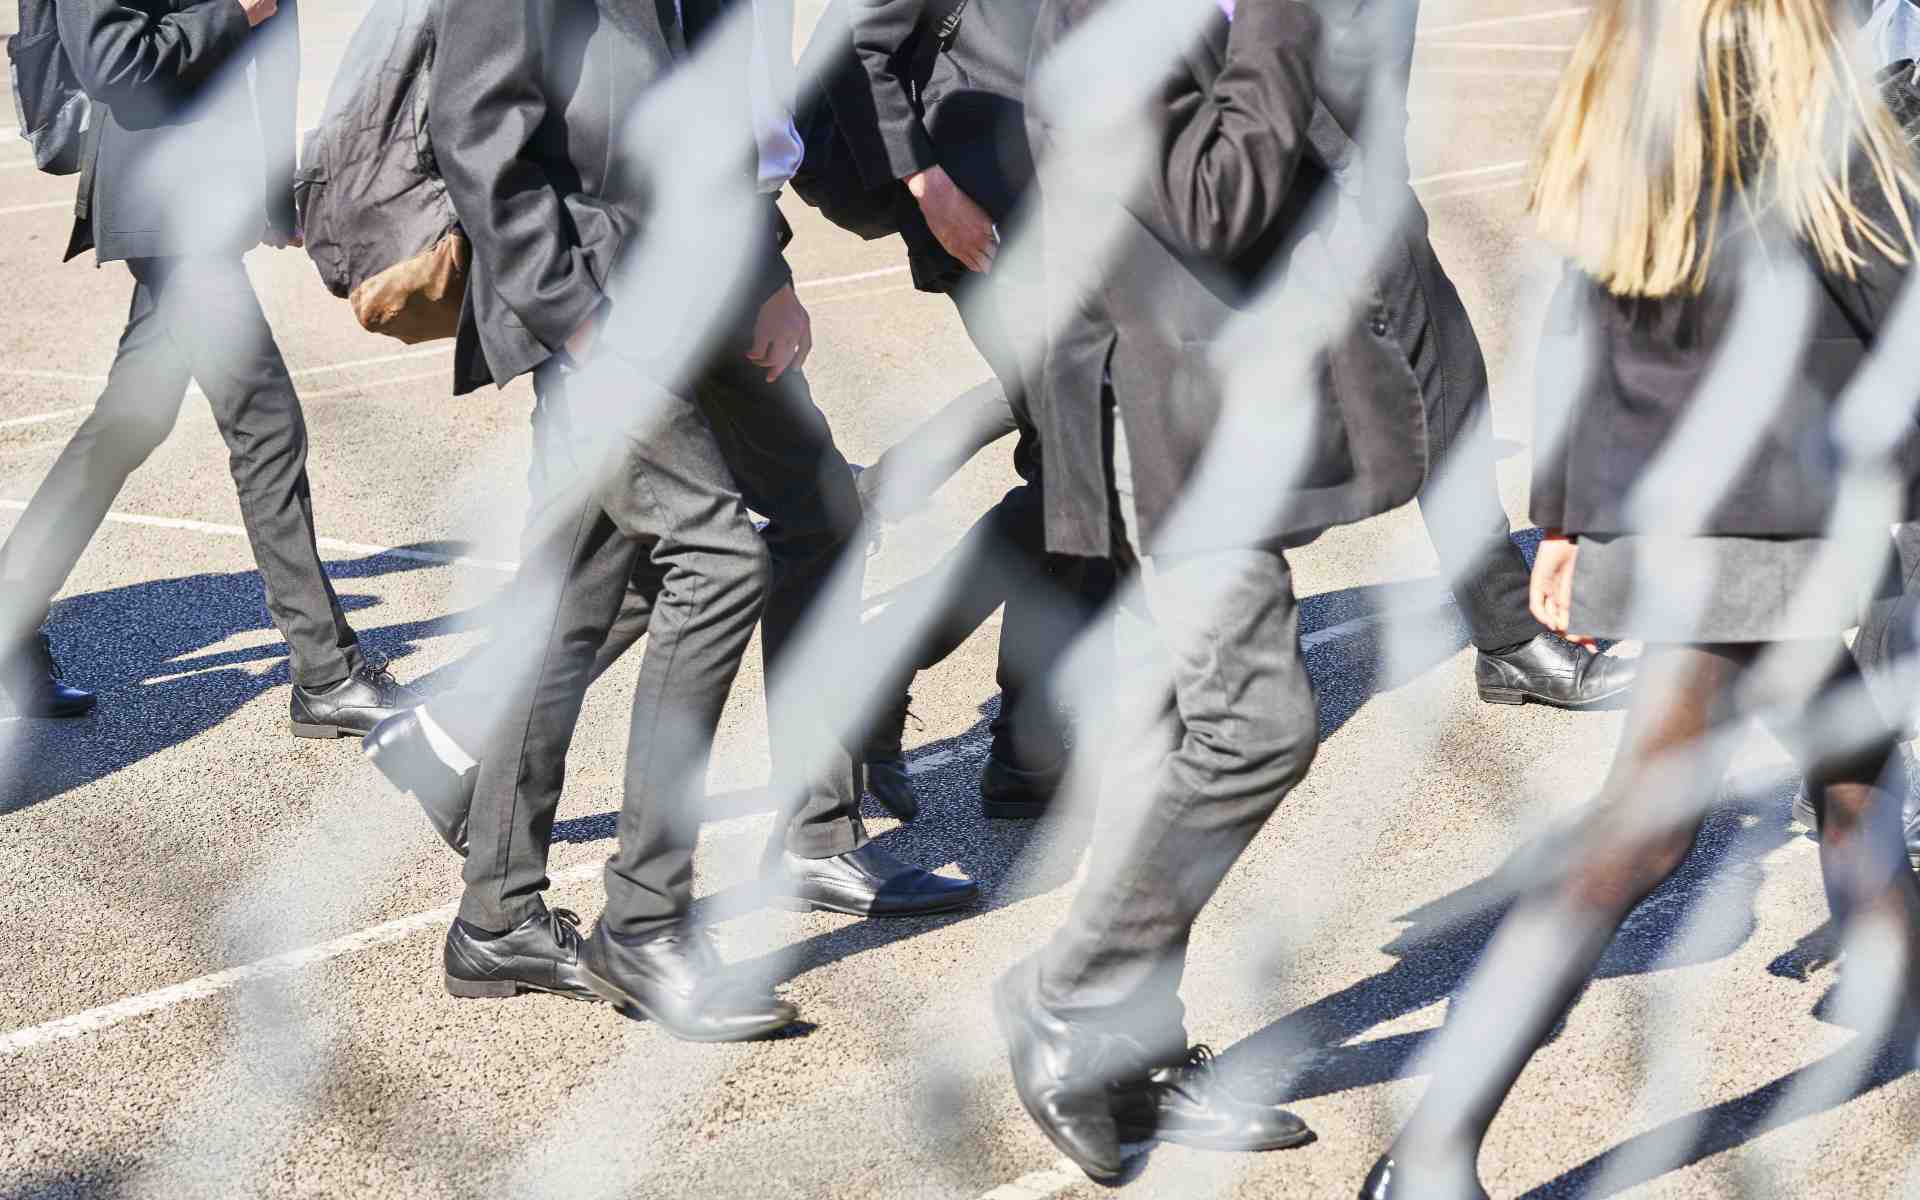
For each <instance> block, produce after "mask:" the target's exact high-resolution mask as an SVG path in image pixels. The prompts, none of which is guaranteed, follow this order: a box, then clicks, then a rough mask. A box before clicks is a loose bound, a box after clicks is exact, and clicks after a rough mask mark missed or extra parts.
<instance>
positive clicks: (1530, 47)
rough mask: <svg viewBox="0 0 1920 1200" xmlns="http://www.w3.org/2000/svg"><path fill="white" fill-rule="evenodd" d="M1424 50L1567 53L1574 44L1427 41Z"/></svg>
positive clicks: (1423, 46)
mask: <svg viewBox="0 0 1920 1200" xmlns="http://www.w3.org/2000/svg"><path fill="white" fill-rule="evenodd" d="M1420 48H1421V49H1422V50H1502V51H1505V50H1517V51H1521V52H1523V53H1527V54H1549V53H1551V54H1565V53H1566V52H1567V51H1569V50H1571V49H1573V47H1572V46H1570V45H1569V46H1557V45H1554V44H1552V43H1550V42H1427V43H1425V44H1424V45H1422V46H1421V47H1420Z"/></svg>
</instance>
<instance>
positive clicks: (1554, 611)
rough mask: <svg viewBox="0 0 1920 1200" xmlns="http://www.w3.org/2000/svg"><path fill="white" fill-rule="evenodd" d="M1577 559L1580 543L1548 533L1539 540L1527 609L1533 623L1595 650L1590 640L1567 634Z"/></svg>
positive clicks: (1558, 534) (1571, 615)
mask: <svg viewBox="0 0 1920 1200" xmlns="http://www.w3.org/2000/svg"><path fill="white" fill-rule="evenodd" d="M1579 556H1580V543H1578V542H1576V541H1574V540H1573V539H1572V538H1569V537H1568V536H1567V535H1566V534H1564V533H1561V532H1559V531H1557V530H1549V531H1548V532H1547V535H1546V537H1544V538H1542V539H1541V540H1540V548H1539V549H1538V550H1537V551H1535V552H1534V556H1533V580H1532V583H1531V585H1530V586H1529V587H1528V589H1527V607H1528V608H1530V609H1532V610H1533V618H1534V620H1536V621H1538V622H1540V623H1541V624H1542V625H1545V626H1546V627H1547V628H1548V629H1551V630H1552V631H1553V632H1555V633H1557V634H1559V635H1560V636H1561V637H1563V638H1566V639H1567V640H1568V641H1570V642H1573V643H1574V644H1576V645H1580V646H1585V647H1587V648H1588V649H1589V650H1592V649H1597V648H1598V646H1597V644H1596V643H1595V642H1594V640H1593V639H1592V638H1590V637H1582V636H1580V635H1578V634H1575V633H1571V632H1569V631H1568V628H1567V625H1568V622H1569V621H1571V620H1572V618H1573V564H1574V562H1575V560H1577V559H1578V558H1579Z"/></svg>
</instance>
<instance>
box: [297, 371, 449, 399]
mask: <svg viewBox="0 0 1920 1200" xmlns="http://www.w3.org/2000/svg"><path fill="white" fill-rule="evenodd" d="M446 378H447V373H446V371H445V370H439V371H420V372H417V373H415V374H412V375H394V376H391V377H389V378H386V379H370V380H368V381H367V382H365V383H348V384H342V385H341V386H339V387H330V388H321V389H320V390H319V391H317V392H302V393H300V399H302V400H324V399H326V398H327V397H328V396H351V395H355V394H357V393H361V392H373V391H379V390H380V389H382V388H390V387H398V386H399V385H400V384H403V383H424V382H426V381H427V380H429V379H440V380H445V379H446ZM448 391H449V394H451V391H452V389H451V387H449V389H448Z"/></svg>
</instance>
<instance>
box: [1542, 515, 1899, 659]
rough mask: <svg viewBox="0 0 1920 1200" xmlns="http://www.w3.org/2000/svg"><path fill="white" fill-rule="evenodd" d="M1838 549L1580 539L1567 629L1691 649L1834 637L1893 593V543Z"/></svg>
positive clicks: (1639, 537)
mask: <svg viewBox="0 0 1920 1200" xmlns="http://www.w3.org/2000/svg"><path fill="white" fill-rule="evenodd" d="M1836 546H1837V543H1834V542H1831V541H1828V540H1827V539H1824V538H1760V537H1713V536H1703V537H1670V536H1662V535H1653V534H1630V535H1624V536H1620V537H1611V538H1602V537H1591V536H1588V537H1582V538H1581V539H1580V557H1579V558H1577V559H1576V560H1575V561H1574V570H1573V596H1572V614H1571V627H1572V632H1574V633H1578V634H1584V635H1587V636H1590V637H1599V638H1612V639H1635V640H1640V641H1648V642H1696V643H1698V642H1776V641H1786V640H1790V639H1796V638H1817V637H1832V636H1834V635H1837V634H1839V633H1842V632H1844V631H1845V630H1848V629H1851V628H1853V627H1854V626H1855V625H1858V624H1859V623H1860V614H1861V613H1862V611H1863V610H1864V609H1865V608H1866V606H1867V604H1868V603H1870V602H1871V601H1872V600H1874V599H1876V598H1878V597H1882V596H1886V595H1897V594H1898V591H1899V582H1898V578H1897V576H1896V574H1895V572H1894V570H1893V569H1891V568H1892V564H1891V559H1892V544H1891V542H1889V543H1888V546H1887V556H1886V557H1884V558H1872V556H1870V555H1861V554H1854V555H1851V556H1847V555H1843V554H1840V553H1839V552H1838V551H1837V550H1836ZM1868 558H1872V561H1862V560H1863V559H1868Z"/></svg>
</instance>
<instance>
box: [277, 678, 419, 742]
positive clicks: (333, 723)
mask: <svg viewBox="0 0 1920 1200" xmlns="http://www.w3.org/2000/svg"><path fill="white" fill-rule="evenodd" d="M419 706H420V697H418V696H416V695H414V694H413V692H412V691H411V690H409V689H407V688H405V687H402V686H401V685H400V681H399V680H397V679H395V678H394V677H393V675H392V673H391V672H389V671H388V670H387V669H386V668H385V667H383V666H374V665H372V664H367V665H364V666H362V667H361V668H360V669H359V670H357V671H355V672H354V673H353V674H351V675H349V676H347V677H346V678H345V679H342V680H341V681H340V682H339V683H336V684H334V685H333V686H331V687H325V688H304V687H299V686H295V687H294V689H293V699H292V701H291V703H290V709H291V723H292V726H293V736H295V737H303V738H341V737H360V736H362V735H363V734H368V733H372V732H373V727H374V726H375V725H378V724H379V723H380V722H382V721H384V720H386V719H387V718H388V717H391V716H393V715H394V714H395V713H399V712H404V711H405V710H407V709H409V708H418V707H419Z"/></svg>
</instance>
